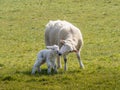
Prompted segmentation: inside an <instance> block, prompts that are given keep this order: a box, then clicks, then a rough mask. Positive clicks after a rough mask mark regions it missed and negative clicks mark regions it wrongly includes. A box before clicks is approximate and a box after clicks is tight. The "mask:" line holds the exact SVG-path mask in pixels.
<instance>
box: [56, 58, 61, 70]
mask: <svg viewBox="0 0 120 90" xmlns="http://www.w3.org/2000/svg"><path fill="white" fill-rule="evenodd" d="M57 64H58V67H57V68H62V65H61V60H60V56H58V57H57Z"/></svg>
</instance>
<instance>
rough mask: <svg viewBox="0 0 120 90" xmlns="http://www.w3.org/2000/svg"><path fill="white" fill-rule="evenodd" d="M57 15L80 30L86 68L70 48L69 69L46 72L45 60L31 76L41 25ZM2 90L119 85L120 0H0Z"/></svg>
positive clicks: (88, 89)
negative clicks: (71, 52) (40, 71)
mask: <svg viewBox="0 0 120 90" xmlns="http://www.w3.org/2000/svg"><path fill="white" fill-rule="evenodd" d="M57 19H61V20H67V21H69V22H71V23H73V24H74V25H75V26H77V27H78V28H80V29H81V32H82V34H83V38H84V46H83V48H82V51H81V56H82V60H83V63H84V65H85V69H84V70H82V69H80V68H79V64H78V61H77V58H76V56H75V54H74V53H73V54H70V55H69V57H68V59H69V60H68V71H66V72H65V71H64V69H63V68H62V69H59V70H58V73H57V74H54V73H53V74H51V75H47V67H46V65H43V66H42V73H41V74H40V75H39V74H38V73H37V74H36V75H35V76H31V75H30V73H31V69H32V66H33V64H34V62H35V59H36V54H37V52H38V51H39V50H41V49H44V48H45V44H44V29H45V25H46V23H47V22H48V21H49V20H57ZM62 65H64V63H63V59H62ZM0 90H120V0H0Z"/></svg>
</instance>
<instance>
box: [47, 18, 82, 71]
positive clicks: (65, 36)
mask: <svg viewBox="0 0 120 90" xmlns="http://www.w3.org/2000/svg"><path fill="white" fill-rule="evenodd" d="M45 44H46V46H48V45H54V44H56V45H58V46H59V48H60V50H59V56H61V55H63V57H64V63H65V66H64V69H65V70H67V65H66V64H67V54H69V53H70V52H75V53H76V55H77V58H78V61H79V65H80V67H81V68H84V64H83V62H82V60H81V57H80V51H81V48H82V46H83V38H82V33H81V31H80V29H79V28H77V27H75V26H74V25H72V24H71V23H69V22H67V21H64V20H63V21H62V20H56V21H50V22H49V23H48V24H47V25H46V30H45ZM59 67H61V62H60V57H58V68H59Z"/></svg>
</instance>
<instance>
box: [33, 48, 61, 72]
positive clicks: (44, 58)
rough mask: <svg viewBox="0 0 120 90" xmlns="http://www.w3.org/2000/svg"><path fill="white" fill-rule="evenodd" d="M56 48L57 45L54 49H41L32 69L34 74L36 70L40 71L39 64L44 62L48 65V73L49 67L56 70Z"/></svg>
mask: <svg viewBox="0 0 120 90" xmlns="http://www.w3.org/2000/svg"><path fill="white" fill-rule="evenodd" d="M58 50H59V47H58V46H57V48H56V49H55V48H54V50H52V49H44V50H41V51H40V52H39V53H38V55H37V60H36V62H35V64H34V66H33V69H32V74H35V72H36V70H38V72H41V69H40V66H41V65H42V64H44V63H45V62H46V63H47V66H48V73H50V72H51V68H53V69H54V70H55V72H57V68H56V63H55V61H56V57H57V52H58Z"/></svg>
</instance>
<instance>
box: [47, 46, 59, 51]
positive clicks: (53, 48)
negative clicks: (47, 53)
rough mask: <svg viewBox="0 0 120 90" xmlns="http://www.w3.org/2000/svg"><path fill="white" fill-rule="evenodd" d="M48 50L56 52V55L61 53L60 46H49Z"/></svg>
mask: <svg viewBox="0 0 120 90" xmlns="http://www.w3.org/2000/svg"><path fill="white" fill-rule="evenodd" d="M47 49H51V50H53V51H55V52H56V53H58V52H59V46H58V45H53V46H47Z"/></svg>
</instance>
